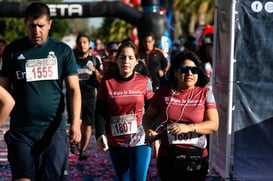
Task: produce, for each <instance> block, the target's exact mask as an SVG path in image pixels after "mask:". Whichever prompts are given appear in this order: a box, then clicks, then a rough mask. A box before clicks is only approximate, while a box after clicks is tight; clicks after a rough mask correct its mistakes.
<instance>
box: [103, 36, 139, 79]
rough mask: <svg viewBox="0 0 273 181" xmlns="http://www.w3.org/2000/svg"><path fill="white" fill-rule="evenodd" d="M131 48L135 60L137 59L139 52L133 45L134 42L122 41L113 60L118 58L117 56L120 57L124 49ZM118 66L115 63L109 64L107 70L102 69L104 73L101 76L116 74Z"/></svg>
mask: <svg viewBox="0 0 273 181" xmlns="http://www.w3.org/2000/svg"><path fill="white" fill-rule="evenodd" d="M128 47H129V48H132V49H133V50H134V52H135V57H136V59H139V51H138V48H137V46H136V45H135V43H134V42H132V41H124V42H122V43H121V45H120V46H119V48H118V51H117V56H116V57H115V60H116V59H117V58H118V56H119V55H120V53H121V51H122V50H123V49H124V48H128ZM118 71H119V70H118V65H117V62H116V61H113V62H109V66H108V67H107V69H104V72H103V74H104V75H113V74H116V73H118Z"/></svg>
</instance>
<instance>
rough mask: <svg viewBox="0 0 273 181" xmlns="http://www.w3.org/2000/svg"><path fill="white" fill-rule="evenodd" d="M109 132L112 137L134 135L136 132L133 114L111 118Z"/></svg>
mask: <svg viewBox="0 0 273 181" xmlns="http://www.w3.org/2000/svg"><path fill="white" fill-rule="evenodd" d="M111 130H112V135H113V136H121V135H128V134H134V133H136V132H137V121H136V115H135V114H129V115H122V116H114V117H111Z"/></svg>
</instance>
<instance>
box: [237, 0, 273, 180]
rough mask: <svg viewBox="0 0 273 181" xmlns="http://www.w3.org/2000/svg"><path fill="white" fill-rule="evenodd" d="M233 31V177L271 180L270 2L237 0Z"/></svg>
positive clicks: (272, 21) (272, 15) (272, 85)
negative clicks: (236, 14)
mask: <svg viewBox="0 0 273 181" xmlns="http://www.w3.org/2000/svg"><path fill="white" fill-rule="evenodd" d="M236 32H237V38H236V46H235V47H236V56H235V57H236V71H235V72H236V80H235V99H234V104H235V110H234V136H235V137H234V138H235V139H234V167H233V168H234V175H233V176H234V179H239V180H273V172H272V170H273V105H272V102H273V1H269V0H258V1H253V0H241V1H239V2H238V21H237V25H236Z"/></svg>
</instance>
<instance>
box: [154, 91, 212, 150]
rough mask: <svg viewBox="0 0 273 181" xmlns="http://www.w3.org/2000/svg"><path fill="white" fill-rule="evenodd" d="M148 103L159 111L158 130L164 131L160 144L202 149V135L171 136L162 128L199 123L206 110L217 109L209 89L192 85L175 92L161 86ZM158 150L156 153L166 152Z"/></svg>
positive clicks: (204, 138)
mask: <svg viewBox="0 0 273 181" xmlns="http://www.w3.org/2000/svg"><path fill="white" fill-rule="evenodd" d="M151 106H152V107H153V108H154V109H156V110H158V111H159V112H160V123H161V124H162V125H163V126H162V128H161V129H159V132H161V131H164V134H163V137H162V139H161V144H162V145H163V147H165V148H168V147H184V148H188V147H190V146H191V145H194V146H197V147H200V148H205V147H206V144H207V141H206V136H205V135H198V134H196V133H188V134H181V135H179V136H174V135H171V134H168V132H167V131H166V128H167V127H168V126H170V125H171V124H175V123H188V124H190V123H199V122H202V121H203V120H204V113H205V111H206V110H208V109H217V108H216V103H215V99H214V96H213V93H212V91H211V90H210V89H209V88H206V87H197V86H196V87H195V88H194V89H190V90H185V91H175V90H172V89H171V88H169V87H161V88H160V89H159V90H158V91H156V93H155V95H154V97H153V99H152V101H151ZM166 154H167V153H166V150H164V149H161V150H160V152H159V155H166Z"/></svg>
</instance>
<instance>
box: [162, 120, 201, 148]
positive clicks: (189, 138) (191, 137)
mask: <svg viewBox="0 0 273 181" xmlns="http://www.w3.org/2000/svg"><path fill="white" fill-rule="evenodd" d="M171 125H172V124H171ZM171 125H168V126H167V129H168V130H169V127H170V126H171ZM198 139H199V137H198V135H197V134H196V133H182V134H179V135H173V134H171V133H170V131H168V142H169V144H186V145H195V144H197V143H198Z"/></svg>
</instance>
